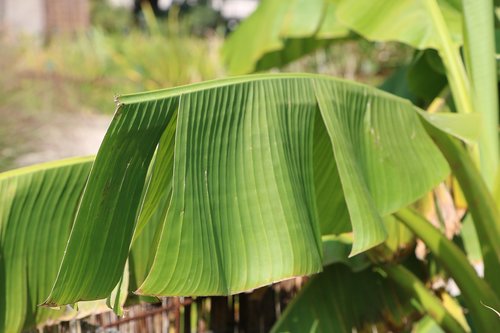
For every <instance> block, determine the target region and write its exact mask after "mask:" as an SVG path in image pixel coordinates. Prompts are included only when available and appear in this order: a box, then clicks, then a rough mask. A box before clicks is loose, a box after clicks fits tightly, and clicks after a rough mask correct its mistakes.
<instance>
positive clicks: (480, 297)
mask: <svg viewBox="0 0 500 333" xmlns="http://www.w3.org/2000/svg"><path fill="white" fill-rule="evenodd" d="M395 216H396V217H397V218H398V219H399V220H400V221H401V222H403V223H404V224H405V225H406V226H407V227H408V228H410V229H411V230H412V231H413V232H414V233H415V234H416V235H417V237H419V238H421V239H422V240H423V241H424V242H425V244H426V245H427V247H428V248H429V249H430V250H431V251H432V253H433V254H434V255H435V256H436V258H437V259H438V260H439V261H440V262H441V264H442V265H443V267H444V268H445V269H446V271H447V272H448V274H449V275H450V276H451V277H452V278H453V280H454V281H455V282H456V283H457V285H458V287H459V288H460V291H461V293H462V295H463V297H464V301H465V304H466V305H467V306H468V308H469V311H470V313H471V315H472V316H471V317H472V324H473V325H472V326H473V327H474V328H475V329H476V330H475V331H476V332H496V330H497V329H498V327H499V325H500V320H499V319H498V318H497V317H496V316H495V314H494V313H492V312H491V311H485V309H484V307H483V305H482V304H481V302H483V303H485V304H488V305H489V306H492V307H496V308H498V307H500V301H499V300H498V298H497V296H496V295H495V293H494V292H493V290H492V289H491V288H490V286H489V285H488V284H487V283H486V282H485V281H484V280H482V279H481V278H480V277H479V276H478V275H477V274H476V271H475V270H474V268H473V267H472V266H471V264H470V263H469V261H468V260H467V258H466V256H465V255H464V254H463V253H462V251H461V250H460V249H459V248H458V247H457V246H456V245H455V244H454V243H453V242H451V241H450V240H448V239H447V238H446V237H445V236H444V235H443V234H441V232H439V231H438V230H437V229H436V228H434V227H433V226H432V225H431V224H430V223H429V222H428V221H427V220H426V219H424V218H423V217H421V216H420V215H418V214H417V213H415V212H414V211H412V210H410V209H403V210H400V211H399V212H397V213H395ZM497 282H498V281H497Z"/></svg>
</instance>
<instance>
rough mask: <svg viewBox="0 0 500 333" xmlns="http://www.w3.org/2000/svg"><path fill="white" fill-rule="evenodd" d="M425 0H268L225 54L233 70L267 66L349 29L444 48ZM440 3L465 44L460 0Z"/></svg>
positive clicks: (232, 38)
mask: <svg viewBox="0 0 500 333" xmlns="http://www.w3.org/2000/svg"><path fill="white" fill-rule="evenodd" d="M426 1H437V0H426ZM426 1H421V0H390V1H387V0H374V1H364V0H330V1H326V0H314V1H311V0H293V1H290V0H267V1H266V0H265V1H262V3H261V5H260V6H259V7H258V8H257V10H256V11H255V13H253V14H252V15H251V16H250V17H249V18H248V19H247V20H245V21H244V22H243V23H242V24H241V26H240V27H238V29H237V30H236V31H235V32H234V33H233V34H232V35H231V36H230V38H229V39H228V40H227V41H226V44H225V45H224V49H223V55H224V58H225V61H226V63H227V65H228V68H229V71H230V72H231V73H233V74H245V73H250V72H253V71H260V70H266V69H269V68H272V67H279V66H283V65H285V64H287V63H289V62H291V61H293V60H295V59H298V58H300V57H301V56H303V55H305V54H307V53H310V52H311V51H313V50H315V49H317V48H319V47H323V46H325V45H327V43H328V41H331V40H332V39H338V38H342V37H346V36H348V33H349V31H350V30H353V31H355V32H357V33H359V34H360V35H362V36H363V37H365V38H367V39H370V40H376V41H398V42H403V43H406V44H408V45H411V46H413V47H415V48H418V49H427V48H435V49H442V48H443V47H446V46H444V45H443V42H442V40H440V34H439V33H438V31H437V29H439V27H437V26H436V24H435V22H434V21H433V20H432V18H431V15H430V12H429V8H428V7H427V5H426ZM438 6H439V7H438ZM436 8H439V9H438V10H440V11H441V12H442V15H443V16H444V18H445V20H446V24H447V26H445V27H444V28H445V29H448V32H449V33H450V35H451V39H452V42H453V43H454V44H455V46H458V45H460V44H461V43H462V16H461V5H460V1H457V0H440V1H437V5H436ZM263 29H265V32H262V33H261V31H262V30H263Z"/></svg>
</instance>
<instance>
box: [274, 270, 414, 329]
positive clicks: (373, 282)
mask: <svg viewBox="0 0 500 333" xmlns="http://www.w3.org/2000/svg"><path fill="white" fill-rule="evenodd" d="M415 312H416V311H415V310H414V309H413V308H412V306H411V305H410V301H409V297H407V296H406V295H405V294H404V293H402V292H401V290H400V289H399V288H397V286H396V285H395V284H393V283H391V282H390V281H388V280H386V279H384V278H382V276H381V275H379V274H377V273H374V272H373V271H371V270H370V269H367V270H364V271H362V272H358V273H353V272H351V271H350V270H349V268H348V267H347V266H344V265H343V264H336V265H331V266H328V267H326V268H325V271H324V272H323V273H321V274H319V275H317V276H315V277H314V278H312V279H311V281H309V282H308V284H307V285H306V286H305V287H304V288H303V289H302V290H301V292H300V293H299V294H298V295H297V297H296V298H295V299H294V300H293V302H292V303H291V304H290V305H289V306H288V307H287V308H286V310H285V312H284V313H283V315H282V316H281V317H280V319H279V320H278V322H277V323H276V324H275V326H274V327H273V329H272V331H271V332H273V333H279V332H290V333H293V332H325V333H326V332H352V331H354V330H356V331H358V330H359V331H363V332H364V331H370V332H371V331H373V330H376V331H387V330H394V329H404V328H405V325H407V323H408V321H409V318H410V316H411V314H412V313H415ZM377 329H378V330H377Z"/></svg>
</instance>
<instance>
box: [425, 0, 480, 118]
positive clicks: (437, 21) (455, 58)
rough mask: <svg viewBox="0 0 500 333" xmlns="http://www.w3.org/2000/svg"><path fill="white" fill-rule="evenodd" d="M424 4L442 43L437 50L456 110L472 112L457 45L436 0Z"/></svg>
mask: <svg viewBox="0 0 500 333" xmlns="http://www.w3.org/2000/svg"><path fill="white" fill-rule="evenodd" d="M425 4H426V6H427V10H428V11H429V14H430V16H431V19H432V22H433V23H434V26H435V27H436V31H437V36H438V38H439V41H440V45H442V47H440V48H439V49H438V52H439V54H440V56H441V59H442V60H443V63H444V66H445V68H446V74H447V77H448V82H449V85H450V88H451V93H452V95H453V99H454V100H455V105H456V106H457V110H458V111H459V112H461V113H471V112H473V108H472V101H471V98H470V83H469V79H468V77H467V73H466V72H465V68H464V65H463V62H462V59H461V58H460V52H459V48H458V45H455V44H454V43H453V40H452V39H451V36H450V33H449V31H448V27H447V26H446V22H445V20H444V17H443V14H442V13H441V9H439V5H438V4H437V1H436V0H425Z"/></svg>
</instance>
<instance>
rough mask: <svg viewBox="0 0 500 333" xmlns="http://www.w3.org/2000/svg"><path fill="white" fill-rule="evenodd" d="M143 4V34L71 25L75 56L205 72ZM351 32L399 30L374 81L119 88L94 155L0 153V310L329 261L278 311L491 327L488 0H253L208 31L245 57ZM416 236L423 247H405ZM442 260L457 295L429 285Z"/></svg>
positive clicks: (201, 286)
mask: <svg viewBox="0 0 500 333" xmlns="http://www.w3.org/2000/svg"><path fill="white" fill-rule="evenodd" d="M380 13H383V15H380ZM147 15H148V12H147V11H146V16H147ZM149 22H150V23H149V25H148V27H149V32H150V35H149V36H148V37H147V38H146V37H144V35H142V34H138V35H136V37H134V36H135V35H134V34H131V35H129V36H128V38H127V39H126V40H127V42H125V40H124V43H119V44H115V43H113V40H112V39H107V38H106V37H105V36H106V35H105V34H102V33H97V32H95V33H94V34H93V35H92V36H93V37H92V38H91V39H85V40H87V41H92V43H94V42H96V43H99V44H98V45H99V47H98V48H94V49H92V50H87V47H89V45H88V44H85V43H84V44H85V45H83V46H80V47H81V49H80V50H86V51H85V52H87V51H88V52H95V54H96V56H95V57H89V59H81V60H82V61H88V62H86V63H85V64H82V65H81V67H82V68H86V70H83V71H82V72H78V73H84V74H85V75H87V74H88V75H89V77H96V76H100V75H102V72H100V70H102V69H103V68H106V70H109V71H110V73H114V74H117V75H123V76H121V80H123V81H124V82H120V81H118V82H115V83H113V84H117V85H121V84H123V83H126V84H130V87H132V88H133V87H134V85H142V87H144V88H147V89H153V88H157V87H158V86H161V85H163V84H164V85H167V86H168V85H170V84H172V85H177V84H180V83H181V82H182V81H183V80H188V81H193V77H191V76H189V73H190V72H189V70H188V71H187V73H188V74H187V76H186V75H185V73H186V72H185V69H186V66H189V65H190V64H191V61H193V63H196V60H197V59H198V60H200V63H199V67H198V66H196V67H195V68H196V71H197V73H202V74H197V75H200V77H197V78H200V79H204V78H205V76H206V77H210V76H212V75H213V76H218V75H219V72H218V71H214V67H212V66H211V65H210V64H207V63H205V62H204V61H203V60H204V59H205V58H206V54H205V56H204V55H203V52H199V53H196V54H195V55H194V56H193V53H192V52H189V46H188V45H189V44H184V43H189V40H188V41H186V40H184V39H182V40H181V39H179V40H178V43H179V44H178V45H179V47H180V45H183V46H182V51H180V50H177V48H175V51H173V52H174V53H172V54H174V55H178V56H179V57H178V58H175V56H174V55H172V54H171V57H172V59H177V60H174V62H177V63H176V64H174V65H172V64H170V61H169V60H171V58H168V57H167V58H163V57H164V56H165V54H168V52H169V50H170V49H169V48H168V47H166V46H164V45H165V44H163V43H162V41H164V38H165V37H164V35H163V33H162V28H161V27H160V26H159V25H157V24H156V23H155V21H154V20H152V19H149ZM173 29H174V28H173ZM99 36H100V37H99ZM360 36H361V37H363V38H366V39H368V40H370V41H378V42H385V41H395V42H400V43H405V44H406V45H408V46H407V48H406V50H408V47H411V48H413V49H415V52H414V57H413V59H412V61H411V62H410V63H408V64H405V65H403V66H400V67H399V68H397V69H396V70H395V71H394V73H393V75H391V76H390V77H389V78H387V80H386V82H385V83H383V84H382V85H381V88H382V89H384V90H386V91H383V90H380V89H377V88H373V87H370V86H368V85H363V84H359V83H354V82H352V81H347V80H341V79H336V78H333V77H330V76H324V75H318V74H259V75H251V76H240V77H233V78H226V79H219V80H214V81H208V82H202V83H196V84H192V85H187V86H180V87H176V88H171V89H165V90H153V91H150V92H144V93H138V94H125V95H119V96H117V97H116V109H115V114H114V117H113V121H112V123H111V125H110V127H109V129H108V132H107V134H106V137H105V138H104V140H103V142H102V145H101V148H100V150H99V153H98V154H97V156H96V157H95V159H94V158H93V157H90V158H83V159H76V160H65V161H56V162H52V163H50V164H46V165H38V166H33V167H29V168H25V169H18V170H13V171H10V172H7V173H3V174H0V281H2V283H0V294H4V295H6V297H4V298H3V299H0V331H6V332H16V331H20V330H22V329H23V328H25V327H30V326H33V325H34V324H36V323H42V322H43V321H45V320H46V319H47V318H49V317H58V316H61V315H63V314H62V313H61V312H53V311H51V310H47V309H45V308H40V307H37V306H36V305H37V304H42V305H43V306H60V305H66V304H76V303H79V302H80V303H81V304H83V305H82V306H84V304H87V306H89V307H90V308H92V307H94V306H101V305H102V300H103V299H107V304H108V305H109V306H111V307H112V308H113V309H114V310H115V311H116V312H117V313H121V311H122V306H123V304H124V302H125V300H126V298H127V297H128V294H130V293H131V292H135V293H136V294H139V295H149V296H173V295H195V296H197V295H228V294H233V293H237V292H242V291H246V290H251V289H254V288H257V287H260V286H263V285H266V284H269V283H273V282H275V281H280V280H283V279H287V278H290V277H295V276H301V275H310V274H315V273H318V272H321V271H323V272H321V273H319V274H317V275H315V276H314V277H313V278H312V279H311V280H310V281H309V282H308V284H307V285H306V286H305V287H304V288H303V289H302V290H301V292H300V293H299V295H297V297H296V298H295V300H294V301H293V302H292V303H291V304H290V305H289V306H288V308H287V309H286V310H285V312H284V313H283V315H282V316H281V317H280V318H279V320H278V322H277V323H276V325H275V327H274V328H273V332H305V331H311V332H313V331H318V332H332V331H335V332H351V331H352V330H353V329H356V330H357V331H359V332H373V331H374V330H377V331H382V332H383V331H394V332H409V331H412V332H427V331H430V330H441V329H442V330H444V331H446V332H460V333H461V332H496V331H497V330H498V328H499V327H500V318H499V317H498V316H497V313H495V311H491V309H496V310H498V309H500V284H499V283H498V281H500V212H499V202H500V176H499V175H500V171H499V168H498V159H499V148H498V147H499V136H498V124H499V122H498V91H497V84H498V82H497V81H498V77H497V76H496V73H497V70H496V69H495V65H496V63H495V48H494V21H493V4H492V1H475V0H464V1H463V2H462V3H461V2H459V1H458V0H457V1H456V0H442V1H437V0H423V1H420V0H399V1H386V0H372V1H370V2H369V3H367V2H366V1H361V0H359V1H358V0H335V1H326V0H314V1H312V0H296V1H288V0H283V1H271V0H268V1H263V3H262V5H261V6H260V7H259V9H258V10H257V11H256V12H255V13H254V14H253V15H252V16H251V17H250V18H249V19H248V20H247V21H245V22H244V23H243V24H242V25H241V26H240V27H239V28H238V30H237V31H236V32H235V33H234V34H233V35H231V37H230V38H229V40H228V41H227V42H226V44H225V46H224V50H223V52H224V57H225V59H226V61H227V63H228V69H229V70H230V71H231V72H238V73H248V72H252V71H256V70H265V69H269V68H276V67H280V66H283V65H286V64H288V63H289V62H291V61H293V60H295V59H298V58H300V57H302V56H304V55H305V54H307V53H311V52H313V51H315V50H318V49H321V48H324V47H325V46H326V45H330V44H332V43H336V40H337V39H342V41H343V42H342V43H346V42H345V40H346V39H347V40H351V39H358V38H360ZM478 36H480V38H479V37H478ZM86 38H87V37H86ZM134 38H137V39H134ZM131 41H132V42H131ZM141 41H142V42H141ZM155 41H156V42H155ZM148 42H151V45H149V43H148ZM127 43H130V44H127ZM172 43H175V42H172ZM181 43H182V44H181ZM196 45H198V46H197V47H199V44H196ZM340 45H348V44H340ZM197 47H195V49H197ZM49 50H50V49H49ZM110 50H111V51H110ZM123 50H126V51H123ZM142 50H148V51H147V52H145V54H146V55H150V56H151V58H147V59H142V58H141V57H140V56H141V55H142ZM186 50H187V51H186ZM328 50H331V49H328ZM122 51H123V53H121V52H122ZM184 51H186V53H183V52H184ZM205 51H206V50H205ZM136 52H137V53H136ZM156 52H157V53H156ZM320 52H321V51H320ZM327 52H330V51H327ZM461 53H463V58H462V55H461ZM123 54H127V55H131V56H130V58H126V57H124V56H123ZM325 54H328V53H325ZM404 54H406V53H405V52H403V55H404ZM98 55H99V56H98ZM191 56H193V58H189V57H191ZM143 57H145V55H143ZM184 57H185V58H184ZM196 57H199V58H196ZM68 58H72V57H68ZM138 58H140V59H138ZM67 60H68V59H66V57H64V58H61V59H60V60H58V63H62V62H64V61H67ZM42 61H46V60H42ZM108 61H109V63H110V65H109V66H108V64H109V63H108ZM99 64H100V65H99ZM102 64H105V65H104V66H102ZM131 64H132V66H131ZM152 64H154V65H155V66H156V67H151V65H152ZM121 65H123V66H121ZM175 65H177V66H181V67H182V68H183V70H182V71H181V72H179V73H183V74H179V75H176V74H172V73H176V72H175V70H176V68H179V67H176V66H175ZM184 65H185V66H184ZM205 65H207V69H206V72H203V70H202V69H201V68H204V67H203V66H205ZM75 66H76V65H75ZM100 66H101V67H100ZM162 66H165V67H162ZM289 66H293V64H292V65H289ZM153 68H164V70H163V72H165V73H170V75H172V76H169V79H168V80H171V81H167V79H166V78H165V76H163V75H161V74H157V72H156V70H155V69H153ZM125 69H126V70H125ZM198 71H199V72H198ZM78 73H77V72H75V74H74V75H75V76H78V75H83V74H78ZM143 77H146V78H147V79H146V80H144V79H143ZM86 78H88V77H86ZM85 80H87V79H85ZM194 80H196V78H195V79H194ZM366 81H368V82H370V80H366ZM438 186H439V187H438ZM437 187H438V189H436V190H434V191H433V189H435V188H437ZM495 189H497V190H495ZM431 191H432V192H431ZM429 193H430V194H429ZM446 200H447V201H446ZM458 207H462V209H463V213H464V214H465V215H464V216H465V217H463V219H469V220H471V221H472V222H473V223H472V224H470V225H469V227H468V233H467V234H466V233H462V234H460V233H459V232H457V231H456V228H457V226H456V225H451V224H452V223H457V222H458V223H459V222H460V220H461V218H460V217H457V216H459V212H458V211H459V208H458ZM450 214H451V215H453V214H455V215H454V216H455V217H454V218H450ZM431 220H434V221H431ZM431 222H434V224H435V225H434V226H433V225H432V224H431ZM70 229H71V232H70ZM474 236H477V237H474ZM476 238H477V240H476V241H477V242H478V244H471V242H473V240H474V239H476ZM35 240H36V241H35ZM419 242H423V243H421V244H425V251H428V252H429V253H428V254H427V256H425V255H422V252H420V253H417V254H415V253H414V252H415V251H414V249H415V246H416V244H417V243H419ZM464 244H465V245H464ZM417 246H421V245H417ZM63 248H65V250H64V253H63V252H62V249H63ZM473 249H478V250H477V251H476V252H475V253H467V251H472V250H473ZM44 253H48V256H49V257H50V262H49V260H48V259H44V258H43V254H44ZM417 257H420V258H419V259H422V257H425V259H424V260H419V259H417ZM468 257H479V258H480V259H481V262H482V264H483V265H484V277H483V276H480V275H478V274H477V272H476V270H475V269H474V267H473V266H472V265H471V264H470V263H469V260H468ZM127 263H128V264H127ZM449 280H453V281H454V282H455V283H456V284H457V286H458V288H459V290H460V294H459V295H455V297H452V296H451V295H450V294H449V293H448V292H447V291H446V290H442V289H440V288H438V287H435V285H436V281H443V282H444V284H446V283H447V282H448V281H449ZM98 300H101V301H98ZM87 301H98V302H97V303H88V302H87ZM89 304H90V305H89Z"/></svg>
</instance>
